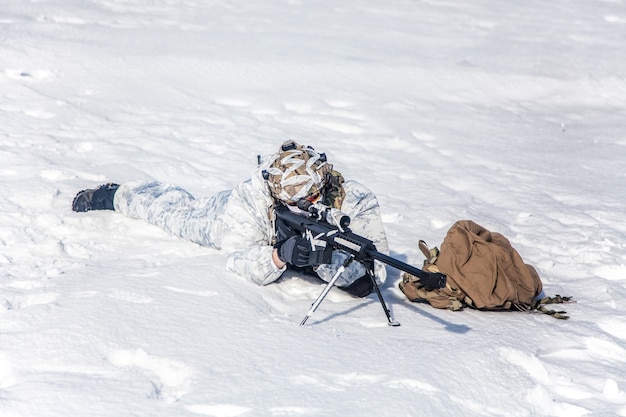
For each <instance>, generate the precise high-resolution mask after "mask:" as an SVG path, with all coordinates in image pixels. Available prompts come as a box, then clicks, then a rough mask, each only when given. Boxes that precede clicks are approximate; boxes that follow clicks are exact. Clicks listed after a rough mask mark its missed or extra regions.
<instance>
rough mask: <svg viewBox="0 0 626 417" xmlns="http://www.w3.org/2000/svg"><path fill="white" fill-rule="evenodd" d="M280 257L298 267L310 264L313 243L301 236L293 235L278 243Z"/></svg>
mask: <svg viewBox="0 0 626 417" xmlns="http://www.w3.org/2000/svg"><path fill="white" fill-rule="evenodd" d="M276 249H277V250H278V258H279V259H280V260H281V261H283V262H285V263H288V264H291V265H293V266H297V267H303V266H310V265H311V261H310V255H311V244H310V243H309V241H308V240H306V239H305V238H303V237H301V236H291V237H290V238H289V239H286V240H283V241H282V242H279V243H278V244H277V245H276Z"/></svg>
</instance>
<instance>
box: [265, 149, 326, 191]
mask: <svg viewBox="0 0 626 417" xmlns="http://www.w3.org/2000/svg"><path fill="white" fill-rule="evenodd" d="M332 168H333V166H332V164H329V163H328V162H326V154H324V153H318V152H317V151H316V150H315V149H313V148H312V147H310V146H303V145H299V144H298V143H296V142H295V141H293V140H288V141H286V142H284V143H283V144H282V146H281V147H280V150H279V151H278V152H277V153H276V154H274V155H272V157H271V158H270V161H269V167H268V168H267V170H265V171H264V172H263V176H264V178H265V179H266V180H267V184H268V186H269V188H270V192H271V194H272V196H273V197H274V198H275V199H277V200H280V201H282V202H284V203H287V204H293V203H296V202H298V201H299V200H302V199H306V198H311V197H318V196H321V192H322V190H323V188H324V186H325V185H326V182H327V181H328V177H329V175H330V172H331V171H332Z"/></svg>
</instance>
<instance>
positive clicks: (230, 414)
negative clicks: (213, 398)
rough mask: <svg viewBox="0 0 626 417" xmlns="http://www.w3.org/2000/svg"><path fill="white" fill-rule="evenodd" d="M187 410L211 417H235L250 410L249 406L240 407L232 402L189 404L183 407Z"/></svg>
mask: <svg viewBox="0 0 626 417" xmlns="http://www.w3.org/2000/svg"><path fill="white" fill-rule="evenodd" d="M185 408H186V409H187V411H190V412H192V413H196V414H200V415H204V416H212V417H237V416H240V415H242V414H244V413H247V412H248V411H251V409H250V408H247V407H241V406H238V405H233V404H210V405H203V404H195V405H189V406H187V407H185Z"/></svg>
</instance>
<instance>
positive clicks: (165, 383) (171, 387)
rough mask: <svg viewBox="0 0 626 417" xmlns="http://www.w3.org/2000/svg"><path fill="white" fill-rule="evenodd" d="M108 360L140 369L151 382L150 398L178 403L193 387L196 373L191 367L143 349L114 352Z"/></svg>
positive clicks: (117, 364)
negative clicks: (192, 379) (193, 376)
mask: <svg viewBox="0 0 626 417" xmlns="http://www.w3.org/2000/svg"><path fill="white" fill-rule="evenodd" d="M108 360H109V362H111V363H112V364H113V365H115V366H118V367H120V368H137V369H139V370H140V371H141V374H142V375H141V376H142V377H145V378H146V379H148V381H149V386H150V389H149V391H147V392H148V394H147V396H148V398H154V399H163V400H165V401H167V402H176V401H178V400H179V399H180V398H181V397H182V396H183V395H185V394H186V393H187V392H188V391H189V388H190V386H191V377H192V375H193V373H194V372H193V370H192V369H191V368H190V367H188V366H187V365H185V364H183V363H181V362H178V361H175V360H172V359H169V358H163V357H158V356H153V355H150V354H149V353H147V352H145V351H144V350H143V349H135V350H124V349H117V350H113V351H112V352H110V353H109V355H108Z"/></svg>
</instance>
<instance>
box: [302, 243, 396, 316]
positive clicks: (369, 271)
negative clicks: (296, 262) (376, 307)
mask: <svg viewBox="0 0 626 417" xmlns="http://www.w3.org/2000/svg"><path fill="white" fill-rule="evenodd" d="M353 260H354V255H352V256H349V257H348V258H347V259H346V260H345V262H344V263H343V264H342V265H341V266H340V267H339V269H337V272H335V275H333V277H332V278H331V280H330V281H328V283H327V284H326V286H325V287H324V289H323V290H322V292H321V293H320V295H319V296H318V297H317V299H316V300H315V301H314V302H313V304H311V308H310V309H309V311H308V312H307V314H306V316H304V318H303V319H302V321H301V322H300V326H304V323H306V321H307V320H308V319H309V317H311V316H312V315H313V313H314V312H315V310H317V308H318V307H319V306H320V304H322V301H324V298H326V295H328V292H329V291H330V290H331V289H332V288H333V286H334V285H335V282H337V280H338V279H339V276H340V275H341V274H342V273H343V271H345V270H346V268H347V267H348V265H350V263H352V261H353ZM365 267H366V270H367V275H368V276H369V277H370V279H371V280H372V284H373V285H374V291H375V292H376V295H377V296H378V300H379V301H380V305H381V306H382V307H383V311H384V312H385V315H386V316H387V325H389V326H399V325H400V323H398V322H397V321H395V320H394V319H393V318H392V317H391V312H390V311H389V309H388V308H387V304H385V300H384V299H383V295H382V294H381V292H380V288H379V286H378V283H377V282H376V278H375V276H374V262H373V261H371V262H368V265H365Z"/></svg>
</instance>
